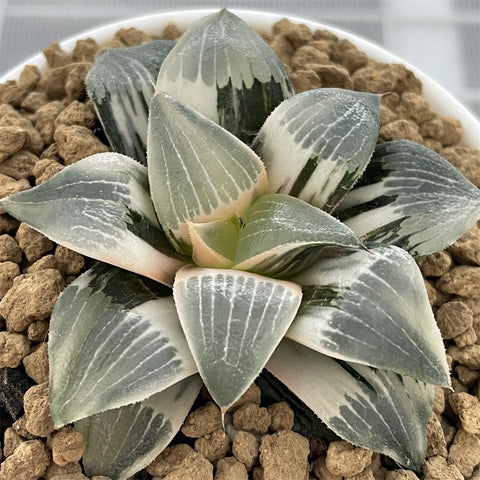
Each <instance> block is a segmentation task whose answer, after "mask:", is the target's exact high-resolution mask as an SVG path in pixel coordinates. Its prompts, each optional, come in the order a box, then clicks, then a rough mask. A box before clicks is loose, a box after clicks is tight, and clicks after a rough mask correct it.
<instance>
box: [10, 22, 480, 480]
mask: <svg viewBox="0 0 480 480" xmlns="http://www.w3.org/2000/svg"><path fill="white" fill-rule="evenodd" d="M181 33H182V32H181V31H180V30H179V29H178V28H177V27H176V26H174V25H168V26H167V27H166V28H165V30H164V32H163V35H162V36H163V37H164V38H167V39H173V40H177V39H178V38H179V37H180V36H181ZM261 35H262V36H263V38H264V39H265V40H266V41H267V42H268V43H269V44H270V45H271V46H272V48H273V50H274V51H275V52H276V53H277V55H278V56H279V57H280V58H281V60H282V61H283V62H284V64H285V66H286V68H287V71H288V73H289V74H290V76H291V78H292V82H293V85H294V88H295V91H296V92H297V93H298V92H302V91H305V90H309V89H312V88H320V87H343V88H352V89H357V90H363V91H369V92H377V93H378V92H380V93H385V92H389V93H388V94H385V95H383V96H382V99H381V107H380V123H381V130H380V138H379V141H381V142H382V141H387V140H391V139H396V138H406V139H409V140H415V141H418V142H420V143H422V144H424V145H426V146H427V147H429V148H431V149H433V150H435V151H437V152H438V153H440V154H441V155H442V156H444V157H445V158H447V159H448V160H449V161H450V162H451V163H452V164H453V165H455V166H456V167H457V168H458V169H459V170H460V171H461V172H462V173H463V174H464V175H465V176H466V177H467V178H468V179H469V180H471V181H472V182H473V183H474V184H475V185H477V186H480V152H479V151H478V150H475V149H473V148H471V147H469V146H465V145H460V144H459V141H460V140H461V137H462V127H461V125H460V123H459V122H458V121H457V120H455V119H450V118H447V117H445V116H441V115H438V114H436V113H435V112H434V111H433V110H432V109H431V108H430V107H429V105H428V103H427V102H426V101H425V99H424V98H422V96H421V83H420V81H419V80H418V79H416V78H415V76H414V75H413V74H412V73H411V72H410V71H409V70H408V69H406V68H405V67H404V66H402V65H388V64H384V63H381V62H376V61H373V60H371V59H369V58H368V57H367V56H366V55H365V54H364V53H363V52H361V51H359V50H358V49H357V48H356V47H355V46H354V45H353V44H352V43H351V42H349V41H347V40H340V39H338V38H337V37H336V36H335V35H333V34H332V33H331V32H328V31H325V30H322V31H313V32H312V31H311V30H310V29H309V28H308V27H306V26H305V25H296V24H293V23H292V22H290V21H289V20H286V19H284V20H281V21H279V22H277V23H276V24H275V26H274V27H273V31H272V32H271V33H265V32H261ZM150 39H152V37H149V36H148V35H145V34H144V33H142V32H139V31H138V30H135V29H123V30H121V31H119V32H118V33H117V34H116V35H115V37H114V38H113V39H112V41H111V42H109V43H108V44H105V45H98V44H97V43H96V42H95V41H94V40H92V39H85V40H80V41H79V42H77V44H76V47H75V48H74V50H73V52H72V54H67V53H65V52H63V51H62V50H61V48H60V46H59V45H58V43H54V44H52V45H51V46H50V47H48V48H47V49H46V51H45V53H46V57H47V60H48V63H49V69H48V71H47V72H45V73H43V74H42V73H41V72H40V71H39V70H38V68H37V67H35V66H33V65H29V66H26V67H25V68H24V70H23V72H22V74H21V75H20V78H19V80H18V81H8V82H6V83H4V84H2V85H0V198H3V197H5V196H7V195H10V194H12V193H14V192H18V191H22V190H25V189H28V188H30V187H31V186H34V185H39V184H41V183H43V182H45V181H46V180H48V179H49V178H51V177H52V176H53V175H55V174H56V173H58V172H59V171H61V170H62V169H63V168H64V166H65V165H68V164H71V163H73V162H75V161H77V160H79V159H80V158H83V157H84V156H86V155H87V154H93V153H99V152H104V151H107V150H108V149H109V147H108V145H106V144H105V143H103V140H102V138H99V137H97V136H96V132H97V130H95V129H96V128H97V126H98V122H97V120H96V117H95V115H94V110H93V105H92V102H91V101H90V100H89V99H88V97H87V96H86V93H85V86H84V79H85V76H86V74H87V72H88V69H89V68H90V66H91V64H92V63H93V61H94V59H95V56H96V55H98V53H99V52H101V51H102V50H104V49H105V48H111V47H118V46H126V45H136V44H139V43H143V42H145V41H148V40H150ZM418 263H419V266H420V268H421V270H422V273H423V275H424V277H425V282H426V288H427V291H428V295H429V299H430V302H431V305H432V307H433V309H434V312H435V314H436V318H437V322H438V325H439V328H440V330H441V332H442V334H443V336H444V340H445V344H446V348H447V359H448V360H449V364H450V365H451V368H452V386H453V391H452V390H450V389H442V388H440V387H437V388H436V398H435V405H434V413H433V414H432V416H431V418H430V422H429V426H428V447H427V459H426V463H425V466H424V469H423V472H416V473H414V472H412V471H409V470H404V469H399V468H397V466H396V465H395V464H394V463H392V462H391V461H389V460H388V459H387V458H385V457H384V456H382V455H378V454H372V452H368V451H366V450H364V449H357V448H356V447H354V446H353V445H350V444H348V442H340V443H339V444H337V443H336V442H334V443H333V444H330V445H329V444H328V442H324V441H319V440H318V439H309V440H307V439H306V438H304V437H302V436H301V435H299V434H298V433H296V432H293V431H292V430H291V429H292V425H293V421H294V412H293V410H292V409H291V408H290V406H289V405H288V404H286V402H279V403H276V404H273V405H266V404H263V403H262V398H261V391H260V389H259V387H258V386H257V385H255V384H253V385H252V386H251V387H250V388H249V389H248V391H247V392H246V393H245V394H244V396H242V398H241V399H240V400H239V401H238V402H236V404H235V405H233V406H232V407H231V409H230V414H231V415H234V414H235V413H236V412H238V411H240V413H237V417H236V418H237V425H236V431H235V432H234V434H232V435H231V437H232V438H226V436H224V435H222V430H221V429H222V420H221V413H220V410H219V409H218V408H217V407H216V406H215V405H214V404H213V403H207V404H206V405H200V406H199V409H197V410H196V411H194V412H191V414H190V415H189V417H188V418H187V420H186V422H185V425H184V427H183V429H182V432H183V433H184V435H185V436H186V437H187V438H190V439H191V440H190V441H191V445H187V444H185V443H183V444H179V445H172V446H169V447H168V448H167V449H166V450H164V452H162V454H161V455H160V456H159V457H158V458H157V459H156V460H155V461H154V462H153V463H152V464H151V465H150V466H149V467H148V468H147V469H146V471H147V472H148V473H147V474H146V475H147V478H149V477H148V475H151V476H153V478H162V479H166V480H180V479H182V480H187V479H188V480H205V479H208V480H213V479H216V480H226V479H229V480H244V479H246V478H253V479H254V480H267V479H275V480H294V479H295V478H299V479H301V480H307V479H308V478H309V477H310V480H313V479H317V480H342V479H343V480H354V479H355V480H416V479H419V480H463V479H470V480H480V466H479V464H480V458H479V456H480V445H479V444H480V440H479V438H480V433H478V428H479V405H478V401H479V399H480V384H479V379H480V273H479V272H480V222H479V223H477V225H475V226H473V227H472V228H471V229H470V230H469V231H468V232H467V233H465V234H464V235H463V236H462V237H461V238H460V239H459V240H457V241H456V242H455V243H454V244H453V245H452V246H450V247H449V248H448V249H446V250H445V251H443V252H437V253H435V254H432V255H430V256H428V257H425V258H424V259H421V260H419V262H418ZM89 266H90V263H89V261H88V259H85V258H84V257H82V256H81V255H78V254H76V253H75V252H71V251H69V250H68V249H65V248H64V247H61V246H56V245H55V244H53V242H51V241H50V240H48V239H47V238H45V237H44V236H43V235H41V234H40V233H38V232H36V231H34V230H32V229H31V228H29V227H28V226H27V225H25V224H21V223H20V222H18V221H17V220H15V219H13V218H12V217H10V216H9V215H7V214H6V213H5V212H3V211H0V313H1V315H2V317H1V318H0V346H2V347H3V348H2V349H0V368H2V366H5V367H9V368H14V369H15V370H18V372H22V373H21V375H22V378H23V377H25V378H27V379H30V380H31V381H32V383H33V382H34V383H35V384H36V385H34V386H33V387H31V388H30V389H28V387H27V389H26V390H27V393H26V395H25V398H24V404H25V415H23V416H20V417H19V418H17V419H15V421H12V422H11V424H9V425H8V424H7V425H4V432H5V433H4V435H3V438H1V439H0V445H1V448H2V449H3V451H2V452H1V454H0V478H1V480H38V479H40V478H44V479H46V480H52V479H55V480H80V479H81V480H85V479H86V478H87V477H86V476H85V475H84V473H83V471H82V466H81V459H78V457H79V455H80V454H81V452H82V448H83V447H82V443H81V441H80V438H79V436H78V435H79V434H78V432H75V430H73V429H71V427H65V430H59V431H56V430H54V429H53V425H52V424H51V419H50V416H49V411H48V348H47V344H46V343H45V342H46V339H47V335H48V326H49V316H50V314H51V310H52V308H53V305H54V303H55V300H56V298H57V297H58V295H59V293H60V292H61V291H62V290H63V288H64V286H65V285H67V284H68V283H69V282H70V281H72V280H73V279H74V278H75V277H76V276H77V275H78V274H80V273H82V272H83V271H85V269H87V268H88V267H89ZM39 299H41V300H39ZM11 365H13V367H10V366H11ZM25 372H26V373H25ZM242 408H243V410H242ZM20 415H21V413H20ZM2 421H3V418H2ZM267 423H268V425H267ZM2 425H3V424H2ZM239 427H240V429H239ZM70 429H71V430H70ZM62 435H65V436H66V438H65V439H64V440H65V442H60V440H61V439H62ZM227 441H228V446H227ZM196 442H198V443H197V450H198V451H195V450H194V448H192V447H193V446H194V445H195V443H196ZM70 447H71V448H70ZM52 449H53V450H52ZM200 452H203V453H204V454H205V455H207V456H209V457H210V458H211V459H212V461H213V462H214V463H215V465H216V467H214V465H213V464H212V462H210V461H209V460H207V458H205V456H204V455H202V453H200ZM294 452H295V455H297V457H295V458H293V457H294ZM221 455H223V458H222V457H221ZM55 460H56V461H57V462H59V463H60V464H62V465H60V464H57V463H55ZM65 462H66V463H65ZM248 475H249V476H248ZM90 480H110V479H109V478H108V477H102V476H95V477H92V478H91V479H90Z"/></svg>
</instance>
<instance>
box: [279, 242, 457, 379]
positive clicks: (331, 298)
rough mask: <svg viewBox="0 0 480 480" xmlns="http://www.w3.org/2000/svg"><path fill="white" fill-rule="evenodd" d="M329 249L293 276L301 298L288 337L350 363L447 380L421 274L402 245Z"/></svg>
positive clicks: (446, 369) (414, 375)
mask: <svg viewBox="0 0 480 480" xmlns="http://www.w3.org/2000/svg"><path fill="white" fill-rule="evenodd" d="M368 248H369V250H368V251H365V250H360V251H356V252H352V251H346V252H343V255H341V254H339V252H338V251H337V252H336V255H335V256H332V258H324V259H320V260H319V261H318V262H316V263H315V264H314V265H313V266H312V267H310V268H309V269H308V270H305V271H304V272H302V273H300V274H299V275H297V276H296V277H294V278H293V281H294V282H296V283H298V284H300V285H302V290H303V300H302V304H301V306H300V309H299V311H298V314H297V316H296V318H295V320H294V322H293V323H292V325H291V327H290V329H289V330H288V332H287V337H288V338H290V339H292V340H295V341H296V342H299V343H302V344H303V345H305V346H307V347H310V348H312V349H314V350H317V351H319V352H321V353H324V354H325V355H329V356H332V357H335V358H339V359H341V360H346V361H349V362H356V363H361V364H364V365H369V366H372V367H375V368H380V369H384V370H392V371H395V372H398V373H401V374H402V375H408V376H411V377H414V378H417V379H419V380H421V381H424V382H427V383H432V384H438V385H443V386H448V384H449V378H450V375H449V370H448V365H447V362H446V359H445V349H444V347H443V343H442V337H441V335H440V331H439V329H438V327H437V324H436V322H435V319H434V317H433V312H432V309H431V307H430V303H429V300H428V296H427V292H426V291H425V286H424V280H423V277H422V274H421V272H420V270H419V268H418V267H417V264H416V263H415V261H414V260H413V258H412V257H411V256H410V255H409V254H408V253H407V252H405V251H404V250H402V249H401V248H398V247H390V246H370V245H369V246H368Z"/></svg>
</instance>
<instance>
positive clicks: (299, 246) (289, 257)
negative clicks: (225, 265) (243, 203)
mask: <svg viewBox="0 0 480 480" xmlns="http://www.w3.org/2000/svg"><path fill="white" fill-rule="evenodd" d="M327 245H331V246H342V247H351V248H359V247H361V246H362V244H361V242H360V240H358V238H357V237H356V236H355V234H354V233H353V232H352V231H351V230H350V229H349V228H348V227H346V226H345V225H343V224H342V223H341V222H339V221H338V220H337V219H336V218H333V217H332V216H331V215H329V214H328V213H326V212H324V211H322V210H320V209H318V208H316V207H313V206H312V205H309V204H308V203H305V202H304V201H302V200H300V199H298V198H295V197H290V196H288V195H281V194H271V195H264V196H263V197H261V198H259V199H258V200H257V201H256V202H255V203H254V204H253V205H252V206H251V207H250V209H249V211H248V212H247V216H246V219H245V225H244V226H243V228H242V229H241V230H240V236H239V239H238V247H237V253H236V256H235V265H234V267H233V268H236V269H238V270H249V271H253V272H257V273H260V274H262V275H268V276H273V277H276V276H278V277H280V276H283V277H285V276H289V275H293V274H295V273H298V272H299V271H301V270H303V269H304V268H306V267H307V266H309V265H311V264H312V262H313V261H314V260H316V259H317V258H318V256H319V255H320V253H321V251H322V249H323V248H324V247H325V246H327Z"/></svg>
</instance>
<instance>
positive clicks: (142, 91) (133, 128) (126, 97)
mask: <svg viewBox="0 0 480 480" xmlns="http://www.w3.org/2000/svg"><path fill="white" fill-rule="evenodd" d="M174 45H175V42H173V41H171V40H152V41H151V42H148V43H145V44H143V45H138V46H135V47H118V48H109V49H107V50H105V51H103V52H102V53H101V54H100V55H98V56H97V58H96V59H95V62H94V64H93V67H92V68H91V69H90V71H89V72H88V75H87V78H86V79H85V84H86V87H87V93H88V96H89V97H90V98H91V99H92V101H93V105H94V107H95V111H96V113H97V116H98V118H99V119H100V122H101V123H102V126H103V130H104V132H105V134H106V136H107V138H108V141H109V142H110V146H111V147H112V149H113V150H114V151H115V152H118V153H123V154H125V155H127V156H129V157H132V158H134V159H135V160H137V161H139V162H140V163H142V164H143V165H146V164H147V157H146V152H147V130H148V109H149V105H150V100H151V98H152V96H153V92H154V90H155V82H156V80H157V76H158V71H159V70H160V66H161V65H162V63H163V60H164V59H165V57H166V56H167V55H168V53H169V52H170V50H171V49H172V48H173V46H174Z"/></svg>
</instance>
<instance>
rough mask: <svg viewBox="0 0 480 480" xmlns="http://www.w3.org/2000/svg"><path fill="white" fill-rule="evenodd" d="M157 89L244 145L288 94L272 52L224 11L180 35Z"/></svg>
mask: <svg viewBox="0 0 480 480" xmlns="http://www.w3.org/2000/svg"><path fill="white" fill-rule="evenodd" d="M156 91H157V92H159V91H163V92H166V93H169V94H171V95H173V96H174V97H176V98H178V99H179V100H180V101H182V102H184V103H185V104H188V105H190V106H191V107H192V108H194V109H195V110H197V111H198V112H200V113H202V114H203V115H205V116H206V117H208V118H209V119H210V120H212V121H214V122H216V123H219V124H220V125H221V126H223V127H224V128H226V129H227V130H229V131H230V132H232V133H233V134H234V135H236V136H238V137H239V138H240V139H241V140H242V141H244V142H245V143H248V144H249V143H251V141H252V140H253V138H254V136H255V135H256V133H257V132H258V130H259V129H260V127H261V126H262V124H263V123H264V121H265V119H266V118H267V117H268V115H269V114H270V112H272V111H273V109H274V108H275V107H276V106H277V105H279V104H280V103H281V102H282V101H283V100H284V99H285V98H288V97H290V96H291V95H293V88H292V85H291V82H290V79H289V77H288V74H287V72H286V70H285V67H284V66H283V64H282V62H281V61H280V59H279V58H278V57H277V55H276V54H275V52H274V51H273V50H272V49H271V48H270V46H269V45H267V43H266V42H265V41H264V40H263V39H262V38H261V37H260V35H258V34H257V33H256V32H255V31H254V30H253V29H252V28H251V27H250V26H249V25H247V24H246V23H245V22H244V21H243V20H241V19H240V18H239V17H237V16H236V15H234V14H233V13H231V12H229V11H228V10H225V9H223V10H221V11H219V12H217V13H214V14H212V15H208V16H206V17H204V18H202V19H200V20H199V21H197V22H196V23H194V24H193V25H192V26H191V27H190V28H189V29H188V30H187V31H186V32H185V33H184V34H183V35H182V37H181V38H180V39H179V41H178V42H177V45H176V46H175V48H174V49H173V50H172V52H171V54H170V55H168V57H167V58H166V60H165V62H164V63H163V65H162V68H161V69H160V72H159V75H158V81H157V87H156Z"/></svg>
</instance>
